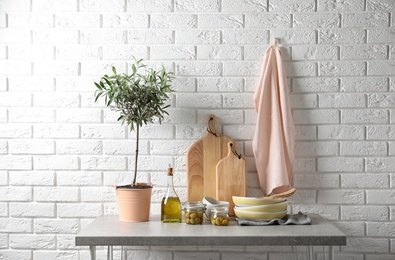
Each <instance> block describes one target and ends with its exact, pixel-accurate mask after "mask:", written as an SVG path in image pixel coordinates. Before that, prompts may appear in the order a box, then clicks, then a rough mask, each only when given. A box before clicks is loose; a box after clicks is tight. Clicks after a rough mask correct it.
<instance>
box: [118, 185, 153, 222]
mask: <svg viewBox="0 0 395 260" xmlns="http://www.w3.org/2000/svg"><path fill="white" fill-rule="evenodd" d="M116 193H117V201H118V212H119V220H120V221H125V222H144V221H148V220H149V214H150V206H151V193H152V187H151V188H144V189H131V188H116Z"/></svg>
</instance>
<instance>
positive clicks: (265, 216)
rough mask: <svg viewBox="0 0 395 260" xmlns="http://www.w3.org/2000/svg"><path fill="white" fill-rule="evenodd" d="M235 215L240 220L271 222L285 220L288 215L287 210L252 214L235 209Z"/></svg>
mask: <svg viewBox="0 0 395 260" xmlns="http://www.w3.org/2000/svg"><path fill="white" fill-rule="evenodd" d="M235 214H236V216H237V217H239V218H247V219H255V220H271V219H274V218H283V217H285V216H286V215H287V210H282V211H275V212H250V211H242V210H239V209H236V208H235Z"/></svg>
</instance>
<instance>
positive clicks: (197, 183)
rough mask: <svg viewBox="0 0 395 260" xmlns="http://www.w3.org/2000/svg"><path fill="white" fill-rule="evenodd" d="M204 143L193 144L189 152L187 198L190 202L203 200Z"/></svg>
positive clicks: (200, 141)
mask: <svg viewBox="0 0 395 260" xmlns="http://www.w3.org/2000/svg"><path fill="white" fill-rule="evenodd" d="M203 167H204V166H203V141H202V140H199V141H197V142H195V143H194V144H192V145H191V146H190V147H189V149H188V152H187V182H188V183H187V197H188V201H200V200H202V194H203V193H204V174H203Z"/></svg>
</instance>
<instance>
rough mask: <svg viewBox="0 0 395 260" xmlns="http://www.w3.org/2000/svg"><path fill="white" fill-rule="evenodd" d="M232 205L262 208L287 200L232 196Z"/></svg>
mask: <svg viewBox="0 0 395 260" xmlns="http://www.w3.org/2000/svg"><path fill="white" fill-rule="evenodd" d="M232 199H233V203H234V204H235V205H237V206H262V205H269V204H276V203H281V202H284V201H286V200H287V199H268V198H255V197H239V196H232Z"/></svg>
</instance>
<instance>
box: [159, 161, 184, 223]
mask: <svg viewBox="0 0 395 260" xmlns="http://www.w3.org/2000/svg"><path fill="white" fill-rule="evenodd" d="M161 221H162V222H163V223H180V222H181V202H180V199H179V198H178V195H177V193H176V191H175V190H174V184H173V168H171V167H169V168H168V169H167V192H166V196H165V197H163V198H162V205H161Z"/></svg>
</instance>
